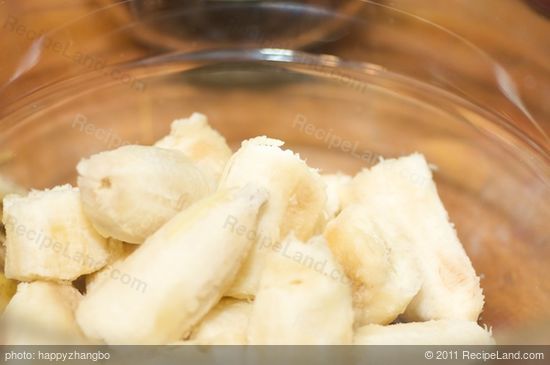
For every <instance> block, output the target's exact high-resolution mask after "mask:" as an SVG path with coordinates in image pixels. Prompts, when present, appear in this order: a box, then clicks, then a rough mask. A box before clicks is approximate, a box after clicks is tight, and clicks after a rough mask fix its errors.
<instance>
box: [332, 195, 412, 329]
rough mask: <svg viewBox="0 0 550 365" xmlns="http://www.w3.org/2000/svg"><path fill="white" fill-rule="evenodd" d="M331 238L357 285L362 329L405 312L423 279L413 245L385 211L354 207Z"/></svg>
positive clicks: (338, 220)
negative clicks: (386, 217)
mask: <svg viewBox="0 0 550 365" xmlns="http://www.w3.org/2000/svg"><path fill="white" fill-rule="evenodd" d="M325 238H326V239H327V241H328V244H329V247H330V249H331V250H332V252H333V254H334V255H335V257H336V258H337V260H338V261H339V262H340V263H341V264H342V266H343V268H344V270H345V272H346V274H347V276H348V277H349V278H350V279H351V281H352V283H353V305H354V309H355V316H356V320H355V321H356V325H365V324H371V323H378V324H387V323H390V322H392V321H393V320H395V319H396V318H397V317H398V316H399V315H400V314H402V313H403V312H404V311H405V309H406V308H407V305H408V304H409V303H410V302H411V300H412V299H413V298H414V296H415V295H416V294H417V293H418V291H419V290H420V287H421V285H422V276H421V274H420V270H419V267H418V263H417V259H416V256H415V252H414V251H413V249H412V247H410V241H409V240H408V238H407V237H406V236H405V235H403V234H402V232H400V231H399V227H395V226H393V225H392V222H391V221H388V220H386V219H385V215H384V214H383V212H382V211H374V212H371V211H370V210H369V209H368V207H367V206H362V205H358V204H357V205H350V206H348V207H346V208H345V209H344V210H343V211H342V212H341V213H340V215H338V217H336V218H335V219H334V220H332V221H331V222H330V223H329V224H328V226H327V229H326V231H325Z"/></svg>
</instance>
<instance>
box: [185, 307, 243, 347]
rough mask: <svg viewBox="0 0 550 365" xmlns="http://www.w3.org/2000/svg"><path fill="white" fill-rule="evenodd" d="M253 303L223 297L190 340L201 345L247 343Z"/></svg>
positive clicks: (194, 331)
mask: <svg viewBox="0 0 550 365" xmlns="http://www.w3.org/2000/svg"><path fill="white" fill-rule="evenodd" d="M251 310H252V304H251V303H249V302H246V301H241V300H237V299H232V298H222V300H220V302H219V303H218V304H217V305H216V306H215V307H214V308H213V309H212V310H211V311H210V312H208V314H207V315H206V316H205V317H204V318H203V319H202V321H201V322H200V324H199V325H198V326H197V327H196V328H195V329H194V330H193V332H192V333H191V336H190V338H189V341H191V342H192V343H194V344H199V345H246V334H247V329H248V321H249V319H250V314H251Z"/></svg>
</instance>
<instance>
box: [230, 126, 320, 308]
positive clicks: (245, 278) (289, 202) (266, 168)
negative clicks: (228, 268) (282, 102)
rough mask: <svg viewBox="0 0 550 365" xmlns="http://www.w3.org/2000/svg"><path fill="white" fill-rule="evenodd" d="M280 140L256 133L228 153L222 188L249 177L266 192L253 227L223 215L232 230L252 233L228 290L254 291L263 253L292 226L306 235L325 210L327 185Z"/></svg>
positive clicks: (248, 294) (245, 181)
mask: <svg viewBox="0 0 550 365" xmlns="http://www.w3.org/2000/svg"><path fill="white" fill-rule="evenodd" d="M282 145H283V142H282V141H279V140H275V139H270V138H267V137H256V138H253V139H250V140H247V141H244V142H243V143H242V146H241V148H240V149H239V150H238V151H237V152H236V153H235V154H234V155H233V157H231V159H230V160H229V162H228V163H227V166H226V169H225V171H224V174H223V176H222V178H221V181H220V189H227V188H232V187H242V186H245V185H246V184H249V183H253V184H257V185H259V186H262V187H263V188H265V189H266V190H267V191H268V192H269V200H268V202H267V203H266V205H265V207H264V208H263V209H262V215H261V217H260V221H259V223H258V227H257V229H251V227H249V226H246V225H244V224H243V222H240V221H238V220H235V219H229V220H228V221H227V225H226V226H227V228H228V229H230V230H231V231H242V233H241V234H243V235H249V236H253V237H255V239H256V244H255V247H254V250H252V252H251V255H250V257H249V258H248V259H247V260H246V262H245V264H244V267H243V268H242V270H241V271H240V273H239V275H238V276H237V279H236V281H235V283H234V285H233V286H232V287H231V289H230V290H229V292H228V293H227V295H228V296H231V297H235V298H250V297H253V296H254V295H255V293H256V291H257V288H258V284H259V280H260V275H261V271H262V269H263V266H264V260H265V256H266V255H267V254H268V253H269V252H270V251H272V250H273V249H274V248H275V247H276V246H277V245H278V244H279V243H280V241H281V239H282V238H284V237H285V236H286V235H287V234H289V233H290V232H294V234H295V235H296V236H297V237H298V238H299V239H303V240H307V239H308V238H310V237H311V236H312V234H313V232H314V229H315V228H316V224H317V222H318V220H319V218H320V217H321V216H322V214H323V208H324V206H325V202H326V193H325V185H324V183H323V181H322V179H321V176H320V175H319V173H318V172H317V171H316V170H314V169H311V168H310V167H309V166H307V164H306V163H305V162H304V161H303V160H302V159H300V157H299V156H298V155H296V154H295V153H293V152H292V151H290V150H283V149H282V148H281V146H282Z"/></svg>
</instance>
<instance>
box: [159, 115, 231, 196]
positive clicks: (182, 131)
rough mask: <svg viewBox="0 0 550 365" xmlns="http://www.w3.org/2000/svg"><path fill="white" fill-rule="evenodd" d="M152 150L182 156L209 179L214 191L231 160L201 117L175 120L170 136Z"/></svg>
mask: <svg viewBox="0 0 550 365" xmlns="http://www.w3.org/2000/svg"><path fill="white" fill-rule="evenodd" d="M155 146H156V147H162V148H168V149H175V150H179V151H181V152H183V153H184V154H185V155H186V156H187V157H188V158H189V159H190V160H191V161H193V162H194V163H195V165H196V166H197V167H198V168H199V169H200V170H201V171H202V172H203V173H204V174H205V175H206V176H207V177H208V178H209V181H211V183H212V187H213V188H214V187H215V186H216V184H217V182H218V180H219V178H220V176H221V174H222V172H223V169H224V167H225V164H226V163H227V161H228V160H229V158H230V157H231V149H230V148H229V146H228V145H227V142H226V141H225V138H223V136H222V135H221V134H219V133H218V132H217V131H216V130H214V129H213V128H212V127H211V126H210V125H209V124H208V118H207V117H206V116H205V115H203V114H200V113H193V114H192V115H191V116H190V117H189V118H185V119H177V120H175V121H174V122H173V123H172V125H171V131H170V134H169V135H167V136H166V137H164V138H162V139H161V140H159V141H158V142H156V143H155Z"/></svg>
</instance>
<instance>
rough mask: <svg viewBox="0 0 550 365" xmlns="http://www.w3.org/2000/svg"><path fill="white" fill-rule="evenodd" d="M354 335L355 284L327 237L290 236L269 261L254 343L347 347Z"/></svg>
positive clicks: (252, 329) (255, 313)
mask: <svg viewBox="0 0 550 365" xmlns="http://www.w3.org/2000/svg"><path fill="white" fill-rule="evenodd" d="M352 338H353V309H352V297H351V288H350V285H349V281H348V280H347V279H346V277H345V274H344V272H343V270H342V268H341V267H340V266H339V264H338V263H337V262H336V260H335V259H334V258H333V256H332V254H331V252H330V250H329V248H328V246H327V243H326V241H325V240H324V239H323V237H321V236H317V237H314V238H312V239H311V240H310V241H308V242H307V243H303V242H301V241H300V240H298V239H297V238H296V237H294V236H293V235H289V236H288V237H287V238H286V239H285V240H284V241H283V242H282V244H281V250H280V251H278V252H276V253H273V254H271V255H269V257H268V258H267V260H266V267H265V270H264V271H263V274H262V278H261V283H260V288H259V290H258V293H257V295H256V299H255V301H254V303H253V307H252V316H251V319H250V325H249V330H248V342H249V344H253V345H276V344H277V345H285V344H286V345H288V344H294V345H343V344H351V343H352Z"/></svg>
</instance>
